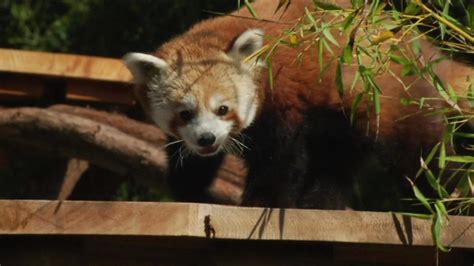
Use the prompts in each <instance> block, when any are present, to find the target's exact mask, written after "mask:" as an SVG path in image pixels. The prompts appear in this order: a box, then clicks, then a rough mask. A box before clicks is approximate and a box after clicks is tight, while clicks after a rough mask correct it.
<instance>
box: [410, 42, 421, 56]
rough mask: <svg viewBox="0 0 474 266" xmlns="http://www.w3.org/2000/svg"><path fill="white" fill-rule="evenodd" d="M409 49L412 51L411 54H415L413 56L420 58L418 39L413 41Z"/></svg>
mask: <svg viewBox="0 0 474 266" xmlns="http://www.w3.org/2000/svg"><path fill="white" fill-rule="evenodd" d="M411 49H413V53H415V56H417V57H418V56H420V55H421V43H420V40H419V39H415V40H413V41H412V43H411Z"/></svg>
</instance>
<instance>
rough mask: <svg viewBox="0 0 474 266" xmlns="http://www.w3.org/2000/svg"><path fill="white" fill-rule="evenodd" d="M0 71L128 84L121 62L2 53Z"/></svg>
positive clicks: (104, 59) (21, 52)
mask: <svg viewBox="0 0 474 266" xmlns="http://www.w3.org/2000/svg"><path fill="white" fill-rule="evenodd" d="M0 71H3V72H10V73H23V74H36V75H45V76H53V77H65V78H78V79H90V80H102V81H118V82H129V81H130V80H131V79H132V76H131V74H130V72H129V71H128V70H127V68H126V67H125V66H124V64H123V63H122V62H121V61H120V60H119V59H112V58H104V57H95V56H82V55H70V54H60V53H45V52H31V51H22V50H13V49H0Z"/></svg>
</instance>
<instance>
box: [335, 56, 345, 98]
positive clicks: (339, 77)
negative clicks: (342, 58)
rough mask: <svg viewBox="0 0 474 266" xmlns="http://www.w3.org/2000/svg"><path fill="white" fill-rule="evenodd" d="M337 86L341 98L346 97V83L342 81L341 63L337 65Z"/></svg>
mask: <svg viewBox="0 0 474 266" xmlns="http://www.w3.org/2000/svg"><path fill="white" fill-rule="evenodd" d="M336 86H337V90H338V92H339V96H341V97H343V96H344V83H343V81H342V63H341V62H338V63H337V68H336Z"/></svg>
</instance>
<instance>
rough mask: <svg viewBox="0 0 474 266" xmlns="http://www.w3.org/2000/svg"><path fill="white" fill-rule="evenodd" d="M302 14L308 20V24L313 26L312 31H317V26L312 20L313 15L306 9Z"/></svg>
mask: <svg viewBox="0 0 474 266" xmlns="http://www.w3.org/2000/svg"><path fill="white" fill-rule="evenodd" d="M304 13H305V15H306V17H307V18H308V20H309V22H311V24H312V25H313V27H314V30H315V31H316V30H317V29H318V24H317V23H316V20H315V19H314V17H313V15H311V12H309V10H308V9H307V8H306V7H305V8H304Z"/></svg>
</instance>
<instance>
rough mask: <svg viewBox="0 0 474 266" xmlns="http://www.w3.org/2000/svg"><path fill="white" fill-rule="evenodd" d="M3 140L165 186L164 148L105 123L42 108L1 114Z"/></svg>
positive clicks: (20, 109) (165, 163)
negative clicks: (77, 159)
mask: <svg viewBox="0 0 474 266" xmlns="http://www.w3.org/2000/svg"><path fill="white" fill-rule="evenodd" d="M0 141H8V142H10V143H11V142H18V143H21V144H27V145H31V146H34V147H37V148H40V149H43V150H45V151H49V152H58V153H59V154H61V155H63V156H65V157H70V158H71V157H72V158H79V159H83V160H87V161H90V162H92V163H94V164H96V165H99V166H101V167H103V168H106V169H109V170H111V171H113V172H116V173H118V174H120V175H126V174H129V175H133V176H134V177H136V178H139V179H141V181H142V182H144V183H149V184H150V185H159V184H163V181H164V180H163V179H164V178H163V176H164V173H165V172H166V169H167V159H166V153H165V152H164V151H163V150H162V149H157V148H156V147H154V146H152V145H150V144H149V143H147V142H145V141H143V140H140V139H137V138H135V137H133V136H130V135H128V134H125V133H123V132H121V131H120V130H118V129H115V128H113V127H110V126H107V125H104V124H102V123H98V122H96V121H93V120H90V119H87V118H82V117H78V116H74V115H69V114H64V113H60V112H55V111H51V110H45V109H40V108H14V109H7V110H4V111H2V112H0Z"/></svg>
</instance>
